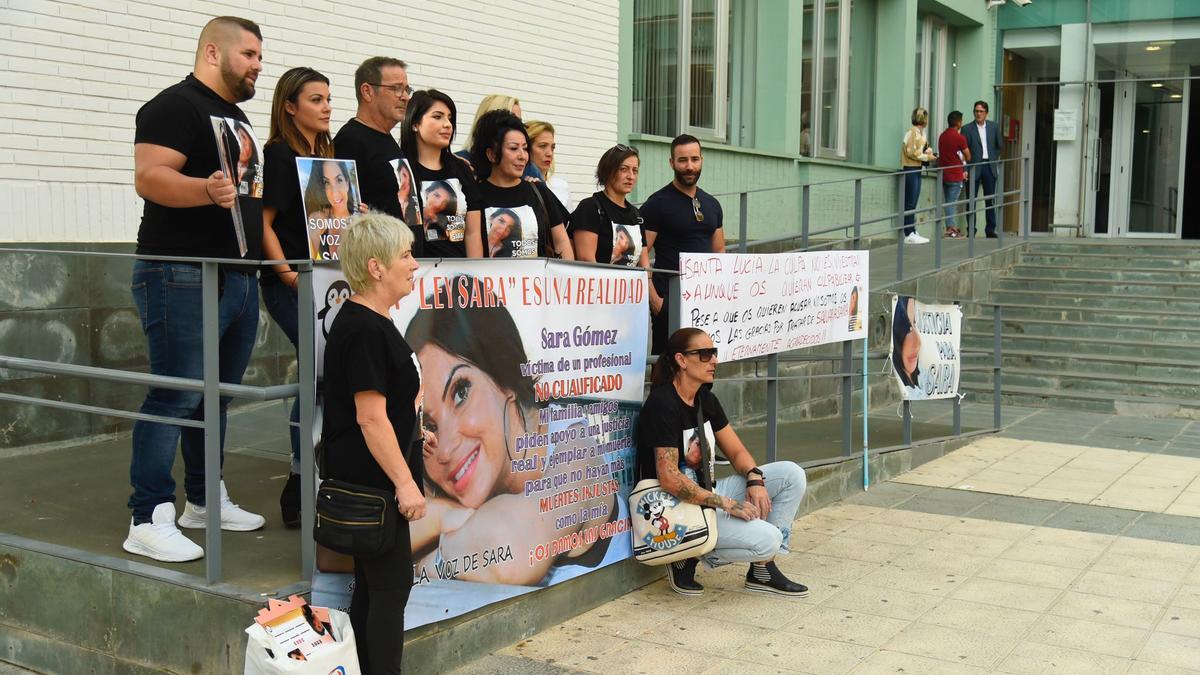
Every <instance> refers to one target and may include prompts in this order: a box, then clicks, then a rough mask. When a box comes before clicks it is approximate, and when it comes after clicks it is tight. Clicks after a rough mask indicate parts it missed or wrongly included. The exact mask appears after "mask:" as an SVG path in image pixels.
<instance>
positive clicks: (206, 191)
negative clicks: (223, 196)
mask: <svg viewBox="0 0 1200 675" xmlns="http://www.w3.org/2000/svg"><path fill="white" fill-rule="evenodd" d="M204 194H206V195H208V201H210V202H212V203H213V204H216V203H217V200H216V199H214V198H213V196H212V193H211V192H209V191H208V181H207V180H205V181H204Z"/></svg>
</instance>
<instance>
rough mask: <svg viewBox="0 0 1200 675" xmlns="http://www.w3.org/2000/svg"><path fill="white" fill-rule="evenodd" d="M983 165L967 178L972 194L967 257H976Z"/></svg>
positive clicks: (972, 171) (976, 167)
mask: <svg viewBox="0 0 1200 675" xmlns="http://www.w3.org/2000/svg"><path fill="white" fill-rule="evenodd" d="M980 166H981V165H979V164H976V165H975V166H974V167H973V168H971V169H970V171H971V173H970V174H969V175H968V176H967V190H968V191H969V192H970V193H971V195H970V201H969V202H968V204H967V257H968V258H974V257H975V228H977V227H979V195H978V194H977V193H978V192H979V191H978V189H977V188H976V185H977V183H976V181H977V180H979V172H980V171H981V170H982V169H981V168H980Z"/></svg>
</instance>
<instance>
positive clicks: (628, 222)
mask: <svg viewBox="0 0 1200 675" xmlns="http://www.w3.org/2000/svg"><path fill="white" fill-rule="evenodd" d="M571 227H572V229H573V230H574V231H576V232H579V231H584V232H593V233H595V235H596V262H602V263H609V264H613V265H623V266H626V267H637V265H638V262H639V260H640V259H641V255H642V249H643V248H644V247H645V245H646V236H645V232H644V231H643V230H642V216H641V214H640V213H638V210H637V207H636V206H634V205H633V204H631V203H629V202H626V203H625V206H618V205H617V204H615V203H614V202H613V201H612V200H611V199H609V198H608V197H607V196H606V195H605V194H604V193H603V192H597V193H595V194H593V195H592V196H591V197H585V198H584V199H583V201H581V202H579V206H578V207H576V208H575V213H574V214H572V215H571ZM614 242H624V245H623V246H619V247H617V248H616V250H614V247H613V243H614Z"/></svg>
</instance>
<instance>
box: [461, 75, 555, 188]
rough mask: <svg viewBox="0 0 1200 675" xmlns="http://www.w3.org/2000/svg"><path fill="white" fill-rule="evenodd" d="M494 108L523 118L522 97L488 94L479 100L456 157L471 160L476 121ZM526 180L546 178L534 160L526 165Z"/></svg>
mask: <svg viewBox="0 0 1200 675" xmlns="http://www.w3.org/2000/svg"><path fill="white" fill-rule="evenodd" d="M493 110H507V111H509V112H510V113H512V114H514V115H516V116H517V119H520V118H521V99H519V98H517V97H516V96H509V95H508V94H488V95H487V96H484V97H483V99H482V100H481V101H479V107H478V108H476V109H475V117H474V119H473V120H472V122H471V132H470V133H468V134H467V142H466V144H464V145H463V148H462V150H459V151H458V152H456V153H454V154H455V156H456V157H460V158H462V159H465V160H466V161H467V162H468V163H469V162H471V148H473V147H475V123H476V122H478V121H479V118H480V117H483V114H484V113H488V112H491V111H493ZM522 177H523V178H525V179H526V180H539V181H540V180H545V177H544V176H543V175H542V172H541V171H539V170H538V168H537V167H536V166H534V164H533V162H530V163H529V164H527V165H525V175H524V176H522Z"/></svg>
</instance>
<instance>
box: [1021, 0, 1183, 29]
mask: <svg viewBox="0 0 1200 675" xmlns="http://www.w3.org/2000/svg"><path fill="white" fill-rule="evenodd" d="M1091 5H1092V16H1091V19H1092V23H1113V22H1118V21H1153V20H1161V19H1182V18H1188V17H1200V2H1196V1H1195V0H1091ZM1087 9H1088V0H1054V1H1053V2H1045V1H1042V0H1039V2H1034V3H1033V4H1031V5H1029V6H1028V7H1018V6H1016V5H1014V4H1012V3H1009V4H1006V5H1004V6H1003V7H1001V8H1000V9H999V14H998V25H999V28H1000V30H1011V29H1014V28H1046V27H1050V26H1061V25H1063V24H1069V23H1084V22H1086V21H1087V19H1088V13H1087Z"/></svg>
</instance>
